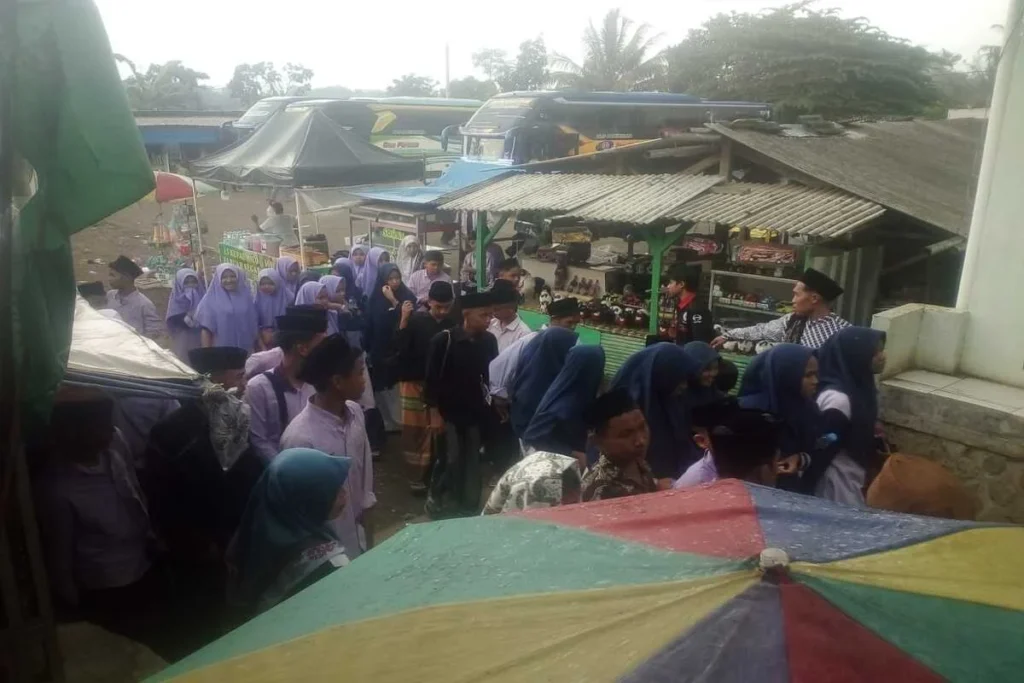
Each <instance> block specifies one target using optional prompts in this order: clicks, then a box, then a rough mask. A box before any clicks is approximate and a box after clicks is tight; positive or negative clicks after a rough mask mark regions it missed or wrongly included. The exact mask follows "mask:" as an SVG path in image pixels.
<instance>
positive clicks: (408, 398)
mask: <svg viewBox="0 0 1024 683" xmlns="http://www.w3.org/2000/svg"><path fill="white" fill-rule="evenodd" d="M398 391H399V395H400V396H401V403H402V457H403V458H404V459H405V464H406V466H407V469H408V472H409V480H410V481H412V482H422V483H427V482H426V475H427V470H428V469H429V468H430V458H431V453H432V446H433V442H434V438H435V437H436V436H437V435H438V434H440V433H441V431H442V430H443V429H444V422H443V421H442V420H441V414H440V413H439V412H438V411H437V409H436V408H428V407H427V406H426V404H424V403H423V382H399V383H398Z"/></svg>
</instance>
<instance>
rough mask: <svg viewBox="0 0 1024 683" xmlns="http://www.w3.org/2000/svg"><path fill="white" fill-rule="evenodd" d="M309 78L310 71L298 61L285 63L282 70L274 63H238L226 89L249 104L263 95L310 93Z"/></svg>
mask: <svg viewBox="0 0 1024 683" xmlns="http://www.w3.org/2000/svg"><path fill="white" fill-rule="evenodd" d="M312 80H313V70H312V69H308V68H306V67H304V66H302V65H301V64H293V63H291V62H288V63H287V64H285V65H284V66H283V67H282V68H281V69H277V68H276V67H275V66H274V63H273V62H256V63H255V64H239V65H238V66H236V67H235V72H234V75H233V76H232V77H231V80H230V81H228V91H229V92H230V93H231V96H232V97H235V98H237V99H239V100H241V101H242V102H243V103H244V104H245V105H246V106H249V105H252V104H253V103H255V102H258V101H259V100H261V99H263V98H264V97H273V96H276V95H304V94H306V93H307V92H309V90H310V82H311V81H312Z"/></svg>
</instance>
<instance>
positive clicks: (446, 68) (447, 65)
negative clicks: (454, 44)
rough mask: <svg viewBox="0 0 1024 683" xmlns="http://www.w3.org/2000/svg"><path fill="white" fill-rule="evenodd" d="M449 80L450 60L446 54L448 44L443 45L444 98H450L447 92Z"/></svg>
mask: <svg viewBox="0 0 1024 683" xmlns="http://www.w3.org/2000/svg"><path fill="white" fill-rule="evenodd" d="M450 79H451V59H450V56H449V53H448V43H445V44H444V96H445V97H451V94H450V93H449V92H448V83H449V82H450Z"/></svg>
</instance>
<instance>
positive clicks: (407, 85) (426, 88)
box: [388, 74, 437, 97]
mask: <svg viewBox="0 0 1024 683" xmlns="http://www.w3.org/2000/svg"><path fill="white" fill-rule="evenodd" d="M388 95H392V96H401V95H406V96H412V97H434V96H436V95H437V82H436V81H434V80H432V79H430V78H427V77H426V76H417V75H416V74H405V75H404V76H402V77H401V78H396V79H394V80H393V81H391V85H389V86H388Z"/></svg>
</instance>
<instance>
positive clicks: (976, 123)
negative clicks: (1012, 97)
mask: <svg viewBox="0 0 1024 683" xmlns="http://www.w3.org/2000/svg"><path fill="white" fill-rule="evenodd" d="M985 123H986V122H985V121H982V120H979V119H958V120H954V121H881V122H878V123H858V124H850V126H849V130H848V131H847V132H846V133H845V134H843V135H829V136H814V135H812V136H807V137H793V135H792V133H787V134H785V135H770V134H767V133H761V132H758V131H750V130H735V129H731V128H729V127H727V126H725V125H722V124H711V126H710V127H711V128H712V130H714V131H716V132H718V133H721V134H722V135H724V136H726V137H729V138H731V139H732V140H734V141H735V142H737V143H738V144H739V145H740V146H741V147H746V148H748V149H750V150H752V151H754V152H757V153H759V154H762V155H764V156H767V157H770V158H771V159H774V160H775V161H777V162H780V163H782V164H784V165H786V166H788V167H790V168H792V169H794V170H796V171H799V172H800V173H803V174H805V175H808V176H811V177H813V178H816V179H818V180H820V181H823V182H825V183H828V184H829V185H832V186H833V187H838V188H840V189H843V190H846V191H847V192H849V193H851V194H855V195H857V196H858V197H864V198H865V199H870V200H871V201H873V202H876V203H878V204H881V205H882V206H886V207H888V208H890V209H895V210H896V211H899V212H900V213H904V214H907V215H908V216H913V217H914V218H916V219H918V220H920V221H923V222H925V223H929V224H931V225H934V226H936V227H938V228H942V229H943V230H946V231H948V232H951V233H953V234H956V235H961V236H963V237H966V236H967V233H968V231H969V230H970V219H971V207H972V206H973V204H974V192H975V184H976V181H977V177H978V168H979V165H980V163H981V148H982V145H983V143H984V139H985ZM784 130H792V129H788V128H787V129H784Z"/></svg>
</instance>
